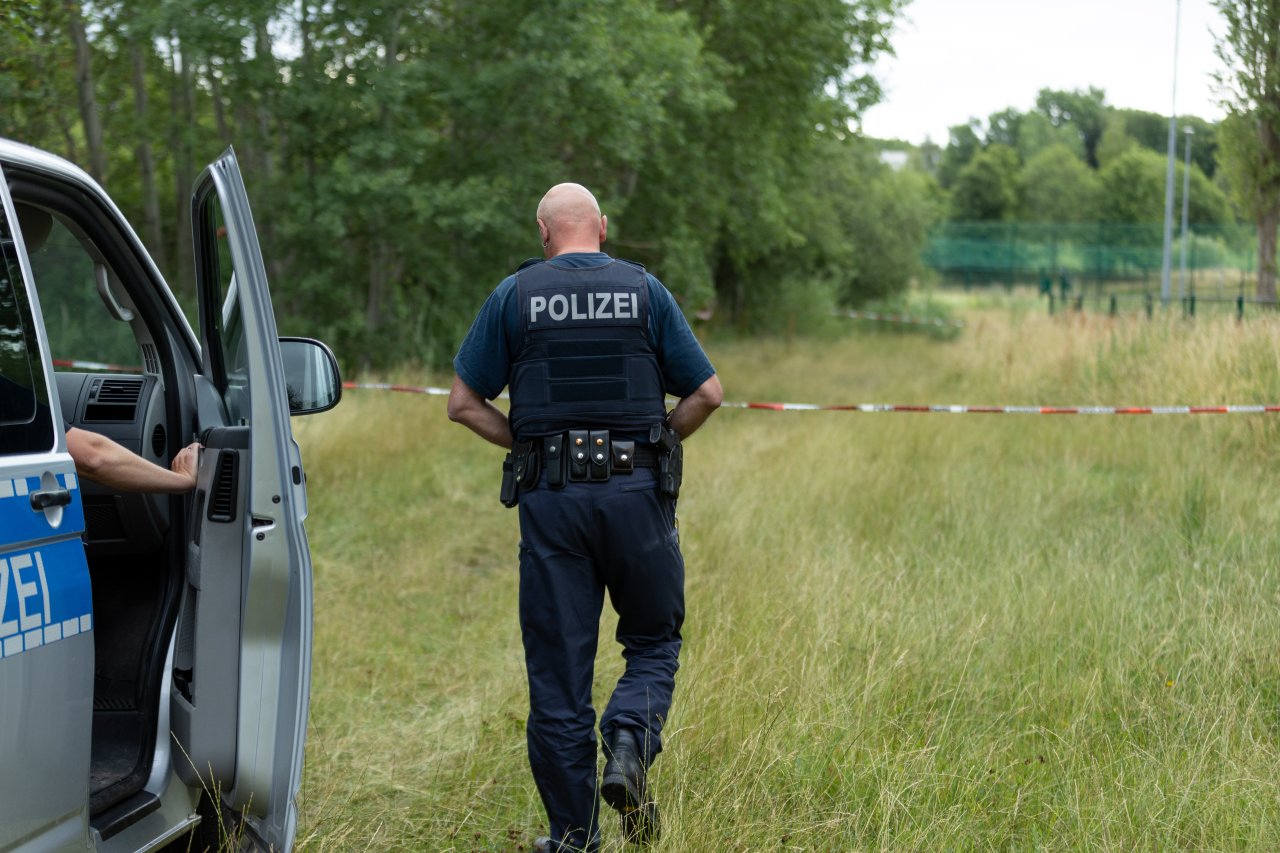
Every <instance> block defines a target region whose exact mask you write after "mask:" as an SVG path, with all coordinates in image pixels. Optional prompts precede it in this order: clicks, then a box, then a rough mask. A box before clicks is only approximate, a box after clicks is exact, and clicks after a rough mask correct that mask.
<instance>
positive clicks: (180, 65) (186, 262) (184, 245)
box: [169, 34, 195, 295]
mask: <svg viewBox="0 0 1280 853" xmlns="http://www.w3.org/2000/svg"><path fill="white" fill-rule="evenodd" d="M169 63H170V65H171V67H172V68H173V79H172V80H171V81H170V87H169V111H170V124H169V142H170V148H171V150H172V155H173V190H174V198H175V200H176V201H177V209H178V211H177V212H178V216H177V225H178V228H177V234H176V235H175V237H176V240H177V242H176V244H175V245H176V248H177V255H176V257H177V263H178V266H177V269H176V271H175V273H176V275H175V278H174V279H172V280H171V282H170V283H171V284H173V285H176V284H177V283H178V282H182V281H191V282H192V288H194V287H195V284H194V275H195V267H194V261H193V257H192V251H193V250H192V246H191V189H192V187H191V185H192V184H193V183H194V182H195V167H194V166H193V165H192V154H191V138H190V129H191V121H192V118H193V117H192V115H191V112H190V109H189V107H190V104H191V101H192V97H193V96H192V95H191V93H190V88H191V87H192V85H193V83H192V79H191V77H192V75H191V71H190V68H189V63H188V58H187V56H186V55H185V54H184V52H183V50H182V48H181V46H180V44H179V41H178V36H177V35H176V34H175V35H170V36H169ZM174 289H175V290H177V289H178V288H177V287H176V286H175V287H174ZM191 295H194V291H193V292H192V294H191Z"/></svg>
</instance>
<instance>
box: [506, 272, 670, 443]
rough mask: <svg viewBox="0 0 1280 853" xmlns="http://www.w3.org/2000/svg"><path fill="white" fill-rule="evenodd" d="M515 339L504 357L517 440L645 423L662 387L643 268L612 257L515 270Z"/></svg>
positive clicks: (658, 404)
mask: <svg viewBox="0 0 1280 853" xmlns="http://www.w3.org/2000/svg"><path fill="white" fill-rule="evenodd" d="M516 299H517V300H518V304H519V306H520V330H521V340H520V342H519V344H518V345H517V346H516V347H515V349H516V351H517V355H516V358H515V360H514V361H513V363H512V366H511V379H510V382H509V383H508V384H509V386H510V391H511V412H510V420H511V431H512V433H513V434H514V435H515V436H516V437H517V438H518V439H520V440H524V439H529V438H535V437H538V436H547V435H554V434H556V433H558V432H563V431H565V430H568V429H581V428H584V427H592V428H598V429H616V430H621V431H635V432H643V431H645V430H647V429H648V428H649V427H650V426H652V425H653V424H656V423H659V422H661V421H662V419H663V417H664V416H665V414H666V408H665V402H666V395H665V393H664V391H663V386H662V370H661V368H660V367H659V366H658V356H657V353H655V352H654V349H653V347H652V346H651V345H650V344H649V284H648V280H647V278H646V276H645V271H644V267H641V266H639V265H638V264H632V263H630V262H628V261H619V260H612V261H609V262H608V263H606V264H603V265H601V266H596V267H584V268H580V269H563V268H561V267H557V266H555V265H554V264H549V263H545V262H533V263H530V262H526V264H525V265H524V266H522V267H521V268H520V270H519V271H518V272H516Z"/></svg>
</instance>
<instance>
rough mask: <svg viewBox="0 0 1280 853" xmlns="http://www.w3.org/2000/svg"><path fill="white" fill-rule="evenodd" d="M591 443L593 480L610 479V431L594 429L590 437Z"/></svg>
mask: <svg viewBox="0 0 1280 853" xmlns="http://www.w3.org/2000/svg"><path fill="white" fill-rule="evenodd" d="M588 437H589V439H590V443H591V479H592V480H607V479H609V454H610V450H609V431H608V430H607V429H598V430H596V429H593V430H592V431H591V433H590V435H589V436H588Z"/></svg>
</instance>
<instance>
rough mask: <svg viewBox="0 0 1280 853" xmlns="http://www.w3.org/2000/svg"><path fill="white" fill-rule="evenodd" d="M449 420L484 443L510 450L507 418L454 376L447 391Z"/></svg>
mask: <svg viewBox="0 0 1280 853" xmlns="http://www.w3.org/2000/svg"><path fill="white" fill-rule="evenodd" d="M449 420H451V421H453V422H454V423H459V424H462V425H463V426H464V427H466V428H467V429H469V430H471V431H472V432H474V433H475V434H476V435H478V436H480V437H481V438H483V439H484V440H485V441H490V442H493V443H494V444H496V445H498V446H499V447H505V448H507V449H508V450H510V449H511V424H510V423H509V422H508V421H507V416H506V415H504V414H503V413H502V411H501V410H499V409H498V407H497V406H495V405H493V403H490V402H489V401H488V400H486V399H485V398H484V396H483V395H481V394H479V393H477V392H476V391H474V390H473V389H472V388H471V387H470V386H469V385H467V383H465V382H463V381H462V377H460V376H456V375H455V376H454V377H453V388H451V389H450V390H449Z"/></svg>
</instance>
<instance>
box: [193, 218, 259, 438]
mask: <svg viewBox="0 0 1280 853" xmlns="http://www.w3.org/2000/svg"><path fill="white" fill-rule="evenodd" d="M204 204H205V206H206V210H205V211H204V215H203V217H202V221H203V223H204V225H205V227H207V228H210V229H212V234H211V239H210V241H209V244H210V245H213V246H216V247H217V252H216V254H215V256H214V257H213V258H211V259H209V260H210V262H211V263H213V264H214V265H216V269H214V270H211V272H212V273H213V275H212V277H211V279H210V280H209V281H208V284H207V286H209V287H213V288H215V291H214V298H213V299H211V300H209V304H210V305H217V306H220V308H218V309H215V310H214V311H213V312H211V313H212V315H213V316H212V318H211V320H212V322H213V325H214V328H213V330H212V332H213V336H214V337H216V339H217V341H218V345H219V347H218V348H219V351H220V355H221V358H220V362H221V364H220V366H215V370H214V372H215V374H216V376H215V381H216V383H217V386H218V390H219V391H221V392H222V397H223V400H224V402H225V403H226V406H227V415H228V417H229V419H230V422H231V423H233V424H247V423H249V363H248V349H247V347H246V341H245V338H244V323H243V322H242V319H241V317H240V292H239V289H238V288H237V286H236V270H235V265H234V263H233V262H232V260H231V247H230V246H229V245H228V243H227V229H226V224H225V220H224V219H223V216H222V207H221V205H220V203H219V201H218V197H217V196H216V195H214V194H210V195H209V196H208V197H207V198H206V199H205V202H204Z"/></svg>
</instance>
